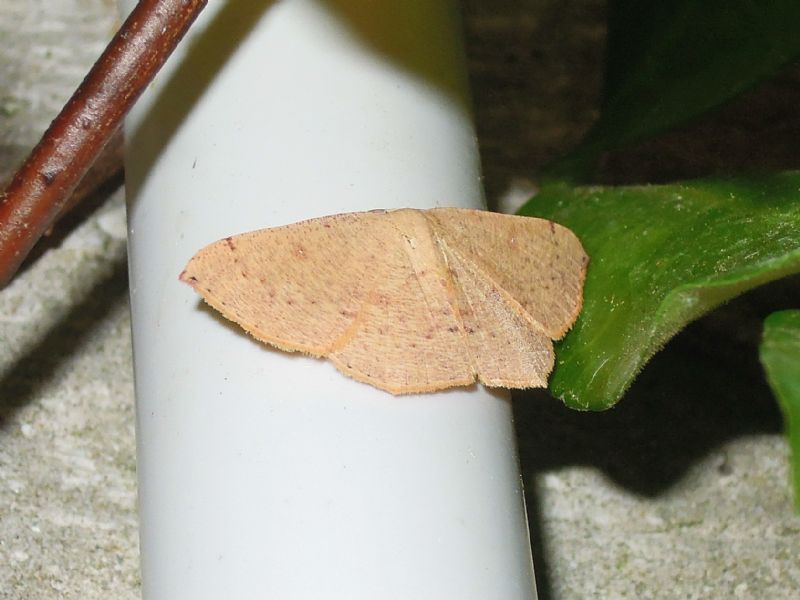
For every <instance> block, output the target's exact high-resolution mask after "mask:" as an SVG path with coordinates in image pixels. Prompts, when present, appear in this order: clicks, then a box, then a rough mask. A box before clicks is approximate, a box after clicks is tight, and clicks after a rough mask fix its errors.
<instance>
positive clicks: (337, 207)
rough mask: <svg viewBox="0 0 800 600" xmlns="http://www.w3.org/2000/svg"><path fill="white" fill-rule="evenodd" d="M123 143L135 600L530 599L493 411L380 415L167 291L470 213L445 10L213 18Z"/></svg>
mask: <svg viewBox="0 0 800 600" xmlns="http://www.w3.org/2000/svg"><path fill="white" fill-rule="evenodd" d="M121 4H122V7H123V9H124V10H126V11H127V10H130V9H131V8H132V6H133V2H132V1H125V0H122V1H121ZM126 134H127V159H126V185H127V191H128V201H129V226H130V231H129V233H130V238H129V245H130V263H131V280H130V283H131V304H132V311H133V336H134V358H135V369H136V394H137V426H138V429H137V436H138V473H139V486H140V491H139V501H140V519H141V552H142V577H143V586H144V598H145V599H146V600H162V599H163V600H180V599H187V600H189V599H191V600H203V599H215V600H216V599H221V598H225V599H250V598H275V599H280V600H317V599H320V598H325V599H327V600H336V599H342V600H345V599H346V600H376V599H381V600H389V599H413V600H424V599H432V600H433V599H435V600H450V599H451V600H472V599H475V600H477V599H480V600H496V599H502V600H517V599H525V600H530V599H531V598H535V596H536V592H535V586H534V581H533V570H532V564H531V555H530V545H529V540H528V530H527V524H526V519H525V511H524V502H523V496H522V486H521V482H520V475H519V471H518V464H517V455H516V448H515V439H514V430H513V426H512V416H511V407H510V404H509V401H508V398H507V396H506V395H505V394H498V393H494V392H490V391H487V390H485V389H484V388H482V387H480V386H475V387H473V388H469V389H458V390H452V391H448V392H444V393H438V394H427V395H418V396H405V397H393V396H391V395H389V394H386V393H384V392H381V391H379V390H377V389H374V388H372V387H369V386H367V385H364V384H361V383H357V382H355V381H352V380H350V379H347V378H346V377H344V376H343V375H341V374H340V373H338V372H337V371H336V370H335V369H334V367H333V366H332V365H330V364H329V363H327V362H325V361H322V360H316V359H312V358H308V357H305V356H300V355H293V354H286V353H282V352H278V351H274V350H270V349H268V348H266V347H264V346H262V345H259V344H258V343H257V342H255V341H253V340H252V339H251V338H250V337H248V336H247V335H245V334H244V333H243V332H242V331H241V330H239V329H238V328H237V327H236V326H233V325H231V324H228V323H227V322H224V320H222V319H221V318H219V317H217V316H216V315H215V314H213V313H212V312H211V311H209V310H208V309H205V308H204V307H203V306H202V305H201V302H200V301H199V299H198V297H197V296H196V295H195V293H194V292H193V291H192V290H191V289H190V288H189V287H188V286H186V285H183V284H181V283H180V282H179V281H178V274H179V273H180V271H181V270H182V268H183V267H184V265H185V263H186V261H187V260H188V259H189V257H190V256H191V255H192V254H193V253H194V252H195V251H196V250H197V249H199V248H200V247H201V246H203V245H205V244H207V243H209V242H212V241H214V240H216V239H219V238H222V237H225V236H228V235H231V234H234V233H239V232H243V231H247V230H252V229H257V228H262V227H268V226H275V225H281V224H285V223H290V222H294V221H297V220H300V219H305V218H310V217H315V216H321V215H325V214H330V213H336V212H346V211H356V210H367V209H373V208H399V207H419V208H426V207H433V206H472V207H477V206H481V204H482V192H481V185H480V173H479V162H478V152H477V147H476V141H475V132H474V129H473V125H472V122H471V119H470V114H469V109H468V101H467V94H466V84H465V75H464V63H463V57H462V48H461V46H460V32H459V20H458V15H457V12H456V7H455V6H454V5H453V3H452V2H450V1H447V0H382V2H378V3H376V2H365V1H363V0H362V1H356V0H353V1H349V0H338V1H328V2H325V1H322V0H283V1H280V2H275V3H271V2H266V1H262V2H258V1H254V0H248V1H244V0H241V1H232V0H231V1H228V2H222V1H216V0H215V1H212V2H210V3H209V6H208V7H207V8H206V9H205V12H204V13H203V14H202V16H201V17H200V19H199V20H198V22H197V23H196V24H195V26H194V27H193V29H192V31H191V32H190V33H189V35H188V37H187V38H186V39H185V40H184V42H183V43H182V44H181V47H180V48H179V50H178V51H177V53H176V55H175V56H174V57H173V58H172V59H170V61H169V63H168V65H167V66H166V68H165V69H164V70H163V71H162V72H161V73H160V74H159V75H158V77H157V78H156V81H155V82H154V83H153V85H152V86H151V87H150V88H149V89H148V91H147V92H146V94H145V96H144V97H143V98H142V100H141V101H140V102H139V104H138V105H137V107H136V108H135V110H134V111H133V113H132V114H131V115H130V117H129V118H128V120H127V122H126Z"/></svg>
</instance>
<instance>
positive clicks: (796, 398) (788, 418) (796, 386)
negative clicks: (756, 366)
mask: <svg viewBox="0 0 800 600" xmlns="http://www.w3.org/2000/svg"><path fill="white" fill-rule="evenodd" d="M760 354H761V363H762V364H763V365H764V369H765V370H766V372H767V381H769V384H770V386H771V387H772V391H773V392H774V394H775V396H776V397H777V398H778V403H779V404H780V406H781V410H782V411H783V418H784V423H785V427H786V433H787V435H788V436H789V445H790V447H791V451H792V465H793V467H792V472H793V480H794V500H795V507H796V508H797V510H798V511H800V310H784V311H781V312H776V313H773V314H771V315H770V316H769V317H767V320H766V321H764V337H763V338H762V340H761V352H760Z"/></svg>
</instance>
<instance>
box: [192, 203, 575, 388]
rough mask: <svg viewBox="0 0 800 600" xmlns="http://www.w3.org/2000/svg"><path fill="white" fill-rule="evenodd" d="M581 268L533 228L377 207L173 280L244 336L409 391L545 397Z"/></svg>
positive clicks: (269, 237) (234, 240)
mask: <svg viewBox="0 0 800 600" xmlns="http://www.w3.org/2000/svg"><path fill="white" fill-rule="evenodd" d="M588 260H589V259H588V256H587V255H586V252H585V251H584V249H583V247H582V246H581V243H580V241H579V240H578V238H577V237H576V236H575V235H574V234H573V233H572V232H571V231H570V230H568V229H567V228H565V227H562V226H561V225H558V224H556V223H553V222H551V221H547V220H544V219H538V218H533V217H520V216H511V215H503V214H497V213H490V212H486V211H481V210H471V209H461V208H437V209H430V210H417V209H400V210H378V211H369V212H359V213H348V214H338V215H332V216H326V217H321V218H316V219H310V220H307V221H302V222H299V223H295V224H291V225H285V226H282V227H274V228H270V229H262V230H259V231H253V232H250V233H243V234H240V235H236V236H232V237H227V238H225V239H223V240H220V241H218V242H215V243H213V244H210V245H209V246H206V247H205V248H203V249H201V250H200V251H199V252H197V253H196V254H195V255H194V256H193V257H192V259H191V260H190V261H189V263H188V264H187V266H186V268H185V270H184V271H183V272H182V273H181V275H180V279H181V281H184V282H186V283H188V284H189V285H191V286H192V287H193V288H194V289H195V291H196V292H198V293H199V294H200V295H201V296H202V297H203V299H204V300H205V301H206V302H207V303H208V304H209V305H211V306H212V307H213V308H215V309H216V310H218V311H219V312H220V313H222V315H224V316H225V317H226V318H228V319H230V320H231V321H234V322H235V323H237V324H239V325H240V326H241V327H242V328H243V329H244V330H246V331H247V332H248V333H250V334H251V335H252V336H253V337H255V338H256V339H258V340H260V341H262V342H264V343H266V344H269V345H271V346H275V347H276V348H279V349H281V350H284V351H287V352H304V353H306V354H310V355H312V356H317V357H326V358H328V359H329V360H331V361H332V362H333V363H334V365H336V367H337V368H338V369H339V370H340V371H341V372H342V373H344V374H345V375H348V376H350V377H352V378H354V379H356V380H358V381H362V382H365V383H368V384H371V385H373V386H375V387H377V388H380V389H382V390H386V391H388V392H391V393H393V394H409V393H422V392H431V391H435V390H441V389H445V388H449V387H454V386H467V385H471V384H473V383H475V381H480V382H481V383H483V384H485V385H487V386H493V387H504V388H532V387H545V386H546V385H547V377H548V375H549V373H550V371H551V370H552V368H553V363H554V354H553V342H552V341H553V340H557V339H560V338H561V337H563V336H564V335H565V333H566V332H567V331H568V329H569V328H570V327H571V326H572V324H573V323H574V322H575V319H576V318H577V316H578V313H579V312H580V309H581V305H582V301H583V293H582V292H583V283H584V279H585V275H586V268H587V264H588Z"/></svg>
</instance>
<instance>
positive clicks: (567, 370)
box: [520, 172, 800, 410]
mask: <svg viewBox="0 0 800 600" xmlns="http://www.w3.org/2000/svg"><path fill="white" fill-rule="evenodd" d="M520 213H521V214H524V215H531V216H540V217H544V218H547V219H551V220H554V221H556V222H559V223H561V224H563V225H565V226H567V227H569V228H570V229H572V230H573V231H574V232H575V233H576V234H577V235H578V237H579V238H580V239H581V241H582V242H583V245H584V247H585V248H586V251H587V252H588V254H589V257H590V263H589V270H588V273H587V277H586V285H585V288H584V307H583V311H582V313H581V315H580V316H579V317H578V321H577V322H576V324H575V326H574V327H573V329H572V330H571V331H570V332H569V333H568V334H567V336H566V337H565V338H564V340H563V341H562V342H560V344H559V346H558V348H557V360H556V367H555V370H554V372H553V374H552V375H551V378H550V390H551V392H552V393H553V394H554V395H556V396H557V397H559V398H561V399H562V400H563V401H564V402H565V403H566V404H567V405H568V406H571V407H573V408H580V409H590V410H601V409H604V408H608V407H610V406H612V405H613V404H614V403H616V402H617V400H619V398H620V397H621V395H622V394H623V392H624V391H625V389H626V388H627V387H628V386H629V385H630V383H631V381H632V380H633V378H634V377H635V376H636V374H637V373H638V372H639V370H640V369H641V368H642V367H643V366H644V364H645V363H646V362H647V361H648V360H649V359H650V357H651V356H652V355H653V354H654V353H655V352H657V351H658V350H659V349H660V348H661V347H662V346H663V345H664V344H665V343H666V342H667V340H669V338H670V337H672V336H673V335H674V334H675V333H676V332H677V331H679V330H680V329H681V328H682V327H684V326H685V325H686V324H687V323H689V322H690V321H692V320H694V319H696V318H697V317H699V316H700V315H702V314H704V313H705V312H707V311H709V310H711V309H712V308H714V307H715V306H717V305H718V304H720V303H721V302H724V301H725V300H728V299H730V298H732V297H734V296H736V295H738V294H741V293H742V292H744V291H746V290H748V289H751V288H753V287H756V286H758V285H760V284H763V283H766V282H768V281H772V280H775V279H778V278H780V277H784V276H786V275H789V274H791V273H797V272H800V172H790V173H785V174H780V175H771V176H763V177H751V178H739V179H730V180H722V179H708V180H698V181H692V182H686V183H681V184H673V185H660V186H635V187H618V188H603V187H583V188H570V187H567V186H563V185H558V186H556V185H554V186H550V187H545V188H543V189H542V191H541V192H540V193H539V195H537V196H536V197H534V198H533V200H531V201H530V202H528V204H526V205H525V206H524V207H523V208H522V209H521V210H520Z"/></svg>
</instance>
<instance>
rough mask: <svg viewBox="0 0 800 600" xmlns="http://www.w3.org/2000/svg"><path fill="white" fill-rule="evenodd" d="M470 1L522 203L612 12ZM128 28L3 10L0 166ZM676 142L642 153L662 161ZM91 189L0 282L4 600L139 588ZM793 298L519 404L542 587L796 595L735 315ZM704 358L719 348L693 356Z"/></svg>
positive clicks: (109, 305) (498, 189)
mask: <svg viewBox="0 0 800 600" xmlns="http://www.w3.org/2000/svg"><path fill="white" fill-rule="evenodd" d="M465 9H466V15H465V24H466V30H467V42H468V49H469V56H470V71H471V75H472V82H473V87H474V93H475V107H476V115H477V120H478V127H479V131H480V137H481V144H482V152H483V159H484V166H485V172H486V185H487V189H488V191H489V195H490V199H491V200H492V201H494V202H498V201H501V200H503V199H504V198H506V199H511V200H512V201H513V198H514V196H515V194H516V195H519V190H524V189H526V188H527V187H528V186H529V185H530V183H529V182H528V181H527V178H528V177H530V176H531V174H532V173H533V171H534V170H535V168H536V167H537V166H538V165H541V164H542V162H543V161H545V160H546V159H547V158H549V157H551V156H553V155H554V154H555V153H557V152H558V151H560V150H562V149H564V148H567V147H568V146H569V144H571V143H573V142H574V141H575V140H576V139H577V138H578V137H579V136H580V133H581V131H583V129H584V128H585V127H586V126H587V125H588V123H590V122H591V119H592V118H593V116H594V114H595V110H594V107H595V106H596V101H597V97H598V88H599V81H600V68H601V61H602V46H603V35H604V34H603V32H604V30H603V21H602V19H603V16H604V13H603V11H604V4H603V3H602V2H600V1H599V0H595V1H590V0H584V1H582V2H576V3H559V2H555V1H539V2H534V1H530V2H519V1H512V0H504V1H496V2H488V1H478V0H470V1H469V2H467V3H465ZM114 23H115V5H114V3H113V2H112V1H111V0H48V1H47V2H45V1H44V0H37V1H34V0H3V2H2V3H0V178H2V177H3V175H5V174H7V173H10V172H11V171H12V170H13V167H14V165H15V164H16V163H17V161H19V160H20V159H21V158H22V157H23V155H24V153H25V152H26V151H27V149H28V148H30V146H31V145H32V144H33V143H34V142H35V141H36V139H37V138H38V135H39V134H40V132H41V131H42V129H43V128H44V127H45V126H46V125H47V123H48V122H49V120H50V119H51V118H52V116H53V115H54V114H55V112H56V111H57V109H58V107H59V106H60V105H61V103H62V102H63V101H64V99H66V97H67V96H68V95H69V93H70V92H71V90H72V89H73V87H74V86H75V84H76V83H77V82H78V81H79V80H80V78H81V77H82V75H83V73H84V72H85V70H86V69H87V68H88V66H89V64H90V63H91V62H92V60H93V58H94V57H95V56H96V55H97V54H98V53H99V51H100V49H101V48H102V46H103V44H104V42H105V40H106V39H107V38H108V36H109V35H110V33H111V31H112V30H113V27H114ZM782 82H783V83H781V84H780V94H778V93H777V92H776V93H774V94H773V95H772V96H769V95H768V96H767V97H768V98H786V97H787V94H789V95H788V97H791V98H793V102H788V103H787V104H788V105H791V106H792V107H796V106H797V102H796V100H797V98H800V95H797V94H796V93H795V92H796V90H797V89H798V85H797V77H788V78H784V79H783V80H782ZM787 90H789V91H787ZM790 92H791V93H790ZM792 93H795V95H794V96H792V95H791V94H792ZM744 112H747V111H744ZM727 118H728V119H729V120H730V119H732V118H733V117H731V116H730V112H729V113H728V117H727ZM775 120H778V119H775ZM795 121H797V119H796V117H795ZM736 123H737V125H736V127H737V130H738V131H742V130H743V129H746V127H759V125H758V124H749V125H748V124H744V125H742V124H741V120H740V121H736ZM786 123H787V121H786V120H784V121H783V128H784V129H786ZM792 127H794V128H795V129H796V128H797V125H792ZM790 129H791V127H790ZM759 131H763V128H762V129H759ZM789 134H791V135H793V136H794V138H793V139H797V137H796V136H797V132H796V131H789V132H788V133H786V135H789ZM720 145H723V144H720ZM676 147H677V148H683V147H682V146H681V145H680V144H679V143H678V142H676V141H675V140H674V139H673V140H672V141H670V142H669V144H668V145H667V146H666V149H665V148H663V147H662V148H661V151H660V152H657V151H656V150H653V148H652V147H647V148H644V149H643V150H642V152H646V151H649V152H650V153H651V155H653V156H658V157H661V159H660V160H659V161H654V162H660V163H663V160H664V159H663V156H664V155H665V154H667V155H668V154H669V153H670V149H674V148H676ZM673 154H674V155H676V156H677V155H678V154H679V153H678V152H677V151H675V152H673ZM683 154H685V152H682V153H681V156H682V155H683ZM709 154H713V152H710V151H709V152H706V154H705V155H703V156H708V155H709ZM697 156H699V151H698V153H696V154H695V161H694V163H693V164H695V165H696V164H697V163H698V161H699V162H700V163H701V164H703V163H702V159H703V157H702V156H701V157H700V158H699V159H698V158H697ZM708 161H710V162H711V163H713V156H712V159H708ZM623 162H624V161H623ZM671 164H672V165H673V168H674V169H675V170H676V171H677V172H681V168H682V167H680V164H679V161H678V160H677V159H676V160H675V161H673V162H672V163H671ZM713 164H716V163H713ZM674 165H679V166H674ZM794 166H797V165H794ZM646 170H647V169H646V168H645V172H644V173H639V174H640V175H641V176H642V177H647V176H648V173H646ZM684 172H690V170H689V169H684ZM625 176H626V177H633V175H631V174H629V173H626V175H625ZM623 178H624V177H623ZM106 197H107V200H106ZM99 200H102V202H99V201H98V202H95V203H94V204H90V205H89V207H87V208H84V209H82V211H83V212H82V213H80V214H79V215H78V217H80V218H78V217H75V218H72V219H70V220H69V221H68V223H66V224H65V225H62V226H60V227H59V228H57V229H56V231H55V232H54V235H53V237H52V238H51V239H50V240H49V241H48V242H47V243H46V251H44V252H39V256H38V257H36V258H35V260H33V261H31V262H29V263H28V264H27V265H26V268H25V269H24V270H23V272H22V273H21V274H20V276H19V277H18V278H17V279H16V280H15V281H14V282H13V284H12V285H11V286H10V287H8V288H7V289H5V290H3V291H2V292H0V598H9V599H17V598H26V599H27V598H31V599H50V598H53V599H55V598H81V599H85V600H93V599H101V598H102V599H106V598H120V599H124V598H137V597H138V595H139V579H138V571H137V539H136V512H135V449H134V417H133V401H134V399H133V384H132V372H131V353H130V334H129V314H128V308H127V282H126V274H125V272H126V266H125V226H124V205H123V202H122V197H121V193H120V190H106V191H105V192H104V194H103V195H101V197H100V198H99ZM794 283H795V284H796V282H794ZM796 290H797V286H796V285H794V287H792V286H787V285H783V286H780V285H779V286H777V287H775V286H773V287H772V288H771V289H770V290H768V291H767V292H765V293H762V294H761V296H755V297H751V298H749V299H745V300H743V301H741V302H738V303H733V304H732V305H730V306H729V307H728V308H726V309H725V310H723V311H721V312H720V313H719V314H717V315H715V316H714V317H713V318H711V319H704V320H703V321H701V322H700V323H698V324H697V325H695V326H693V327H691V328H690V329H689V330H688V331H687V332H686V333H684V334H682V335H681V336H680V337H679V338H678V339H676V340H675V341H674V342H673V343H671V344H670V345H669V346H668V347H667V349H666V350H665V351H664V352H663V353H662V354H661V355H660V356H659V357H657V358H656V360H655V361H654V362H653V364H652V365H651V366H650V367H648V369H647V370H646V371H645V372H644V373H643V375H642V377H641V378H640V380H639V381H638V382H637V383H636V385H635V386H634V389H633V390H631V393H630V394H629V395H628V397H626V399H625V400H624V401H623V402H622V403H621V404H620V406H619V407H618V408H616V409H614V410H613V411H610V412H607V413H603V414H578V413H573V412H570V411H567V410H566V409H564V408H563V407H561V406H560V405H559V404H558V403H557V402H554V401H553V400H551V399H549V398H547V397H546V396H544V395H542V394H538V395H529V396H521V397H519V398H518V399H517V403H516V408H517V416H518V419H517V420H518V429H519V432H520V448H521V455H522V461H523V466H524V470H525V483H526V487H527V495H528V502H529V513H530V518H531V526H532V534H533V546H534V552H535V557H536V569H537V576H538V578H539V587H540V597H541V598H544V599H548V598H552V599H559V600H562V599H563V600H566V599H581V598H698V599H699V598H709V599H711V598H714V599H716V598H753V599H761V598H774V599H782V598H787V599H788V598H795V597H797V593H798V592H797V590H798V589H800V559H799V558H798V557H800V518H798V517H797V516H796V515H795V514H794V513H793V511H792V506H791V498H790V495H789V488H788V484H787V481H788V450H787V445H786V443H785V442H784V440H783V439H782V437H781V435H780V428H781V426H780V419H779V415H778V413H777V411H776V409H775V406H774V404H773V403H772V400H771V398H770V395H769V390H767V389H766V388H765V386H764V385H763V382H762V381H761V377H760V373H759V368H758V365H757V363H755V362H754V361H753V360H752V359H753V357H754V351H755V349H754V346H753V344H752V339H753V336H752V335H751V336H749V337H748V336H747V335H743V336H741V337H742V339H741V340H740V339H738V338H737V339H736V340H734V342H731V341H730V337H731V334H730V331H731V328H730V327H729V326H728V325H729V324H730V323H731V322H734V323H736V328H737V331H739V330H741V331H744V332H745V333H746V332H747V331H748V328H751V329H753V328H757V323H758V319H759V318H760V314H761V313H762V312H764V311H765V310H767V309H768V308H769V307H770V306H771V303H772V304H774V303H776V302H778V303H780V302H781V301H784V300H786V299H787V298H788V299H789V300H786V301H791V300H792V299H793V301H794V302H795V304H796V302H797V298H798V296H797V294H796ZM776 298H777V300H776ZM740 314H745V316H746V317H747V319H744V320H742V318H741V317H740V316H737V315H740ZM732 315H733V316H732ZM731 319H733V321H731ZM748 319H749V320H748ZM734 337H736V336H734ZM708 354H714V355H716V356H717V357H718V361H717V362H716V363H714V365H713V366H712V367H707V366H705V367H703V368H702V369H701V368H699V367H698V365H699V364H700V362H699V361H698V360H696V359H695V358H696V357H697V356H700V355H708ZM703 364H707V363H703ZM698 389H699V390H702V394H697V393H696V390H698Z"/></svg>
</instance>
